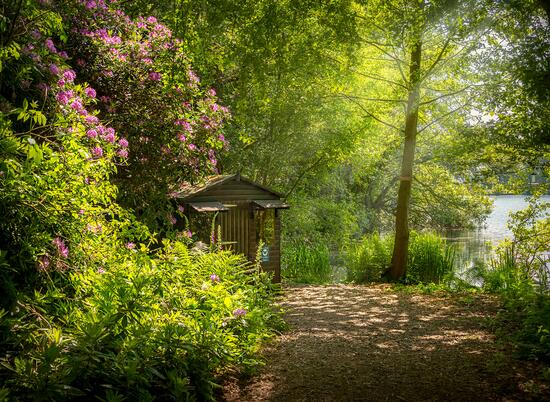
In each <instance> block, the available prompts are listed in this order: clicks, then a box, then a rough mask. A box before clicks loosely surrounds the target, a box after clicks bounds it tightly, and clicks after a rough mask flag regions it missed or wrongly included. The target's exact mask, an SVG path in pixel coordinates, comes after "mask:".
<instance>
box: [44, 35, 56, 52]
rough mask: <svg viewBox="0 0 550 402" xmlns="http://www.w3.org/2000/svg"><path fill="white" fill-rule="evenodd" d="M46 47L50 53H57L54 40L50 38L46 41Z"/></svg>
mask: <svg viewBox="0 0 550 402" xmlns="http://www.w3.org/2000/svg"><path fill="white" fill-rule="evenodd" d="M44 45H45V46H46V49H48V50H49V51H50V52H52V53H57V49H56V48H55V45H54V43H53V40H51V39H50V38H48V39H46V40H45V41H44Z"/></svg>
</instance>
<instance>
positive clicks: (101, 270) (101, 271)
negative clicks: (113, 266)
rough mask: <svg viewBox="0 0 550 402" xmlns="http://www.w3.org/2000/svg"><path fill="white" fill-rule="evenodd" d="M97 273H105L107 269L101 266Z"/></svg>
mask: <svg viewBox="0 0 550 402" xmlns="http://www.w3.org/2000/svg"><path fill="white" fill-rule="evenodd" d="M97 273H98V274H104V273H105V269H103V267H99V268H98V269H97Z"/></svg>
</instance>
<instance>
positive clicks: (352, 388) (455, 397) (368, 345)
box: [224, 285, 541, 402]
mask: <svg viewBox="0 0 550 402" xmlns="http://www.w3.org/2000/svg"><path fill="white" fill-rule="evenodd" d="M282 304H283V305H284V307H285V308H286V310H287V313H286V320H287V322H288V323H289V324H290V325H291V330H290V331H288V332H286V333H285V334H283V335H282V336H281V337H280V338H279V339H278V340H277V341H275V342H274V343H273V344H272V345H271V346H270V347H268V348H267V350H266V352H265V353H266V359H267V364H266V366H265V367H263V368H262V369H261V370H260V372H259V373H258V375H257V376H255V377H253V378H251V379H248V380H238V379H230V380H229V381H228V382H227V383H226V385H225V387H224V398H225V400H226V401H315V402H317V401H486V400H500V401H502V400H507V401H512V400H529V399H531V400H538V399H539V398H540V397H541V394H540V392H538V393H537V395H538V396H535V397H533V396H532V395H533V394H531V393H529V390H528V387H529V382H528V381H527V380H525V378H523V377H522V374H521V372H520V371H521V370H519V371H518V369H517V368H514V367H510V366H508V364H509V363H510V360H508V358H507V357H505V356H506V354H504V353H502V352H499V350H498V348H497V346H495V342H494V341H495V340H494V337H493V335H492V334H491V332H490V331H489V329H488V328H487V326H488V321H487V318H488V317H489V316H491V315H493V314H494V313H495V310H496V308H497V306H496V303H495V302H494V301H492V300H490V299H483V300H479V299H475V300H474V299H472V298H468V297H467V298H463V299H453V300H451V299H449V298H437V297H432V296H424V295H408V294H404V293H396V292H393V291H391V290H390V289H389V288H388V286H384V285H381V286H343V285H332V286H307V287H291V288H287V289H285V296H284V299H283V302H282Z"/></svg>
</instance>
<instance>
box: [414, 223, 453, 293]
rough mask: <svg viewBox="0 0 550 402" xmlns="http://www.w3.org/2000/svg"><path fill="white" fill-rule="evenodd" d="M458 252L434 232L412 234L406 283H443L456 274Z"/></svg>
mask: <svg viewBox="0 0 550 402" xmlns="http://www.w3.org/2000/svg"><path fill="white" fill-rule="evenodd" d="M455 260H456V250H455V248H454V247H453V246H451V245H449V244H447V242H446V241H445V239H444V238H443V237H441V236H440V235H438V234H436V233H433V232H414V231H412V232H411V238H410V243H409V254H408V259H407V275H406V281H407V282H409V283H441V282H442V281H443V280H444V278H445V277H446V276H448V275H451V274H452V273H453V272H454V266H455Z"/></svg>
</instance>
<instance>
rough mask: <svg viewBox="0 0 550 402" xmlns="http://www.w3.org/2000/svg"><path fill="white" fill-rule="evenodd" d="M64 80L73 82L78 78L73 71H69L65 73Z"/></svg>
mask: <svg viewBox="0 0 550 402" xmlns="http://www.w3.org/2000/svg"><path fill="white" fill-rule="evenodd" d="M63 78H65V79H66V80H67V82H73V81H74V79H75V78H76V73H75V72H74V71H73V70H67V71H65V72H64V73H63Z"/></svg>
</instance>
